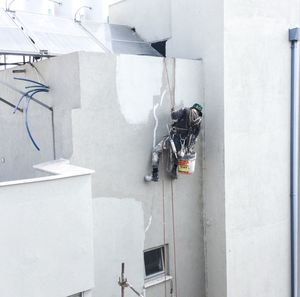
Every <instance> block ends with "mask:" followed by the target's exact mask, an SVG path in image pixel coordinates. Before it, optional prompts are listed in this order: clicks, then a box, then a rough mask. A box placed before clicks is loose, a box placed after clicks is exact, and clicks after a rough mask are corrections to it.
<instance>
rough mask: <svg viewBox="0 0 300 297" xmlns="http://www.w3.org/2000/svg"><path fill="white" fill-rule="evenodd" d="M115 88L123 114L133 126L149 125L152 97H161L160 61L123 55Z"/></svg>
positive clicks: (161, 69) (119, 59)
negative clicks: (147, 123)
mask: <svg viewBox="0 0 300 297" xmlns="http://www.w3.org/2000/svg"><path fill="white" fill-rule="evenodd" d="M116 72H117V73H116V85H117V93H118V99H119V103H120V107H121V112H122V114H123V115H124V117H125V119H126V120H127V121H128V123H130V124H142V123H146V122H147V119H148V116H149V112H150V111H151V110H152V109H153V96H158V95H159V94H160V89H161V85H162V75H163V61H162V59H161V58H154V57H139V56H126V55H120V56H118V57H117V71H116Z"/></svg>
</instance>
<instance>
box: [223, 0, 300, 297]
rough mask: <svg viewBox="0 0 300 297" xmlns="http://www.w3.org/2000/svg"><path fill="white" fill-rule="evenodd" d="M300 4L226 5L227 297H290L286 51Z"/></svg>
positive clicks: (287, 78)
mask: <svg viewBox="0 0 300 297" xmlns="http://www.w3.org/2000/svg"><path fill="white" fill-rule="evenodd" d="M299 4H300V3H299V1H297V0H291V1H285V2H282V1H273V2H272V5H270V2H269V1H254V2H252V3H246V2H239V1H234V0H230V1H227V6H226V9H225V32H226V34H225V51H224V53H225V75H224V78H225V131H226V141H225V160H226V231H227V232H226V236H227V270H228V272H227V273H228V296H234V297H253V296H257V297H258V296H259V297H260V296H264V297H266V296H267V297H277V296H278V297H279V296H281V297H283V296H284V297H288V296H290V210H289V207H290V206H289V205H290V202H289V201H290V199H289V166H290V160H289V155H290V150H289V149H290V134H289V129H290V43H289V41H288V29H289V28H291V27H293V26H295V25H297V24H299V11H300V10H299Z"/></svg>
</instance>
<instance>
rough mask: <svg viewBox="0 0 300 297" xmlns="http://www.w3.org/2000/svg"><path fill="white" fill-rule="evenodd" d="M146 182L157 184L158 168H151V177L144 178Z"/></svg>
mask: <svg viewBox="0 0 300 297" xmlns="http://www.w3.org/2000/svg"><path fill="white" fill-rule="evenodd" d="M144 179H145V181H146V182H151V181H154V182H158V168H157V167H153V169H152V174H151V175H146V176H145V177H144Z"/></svg>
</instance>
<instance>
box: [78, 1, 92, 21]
mask: <svg viewBox="0 0 300 297" xmlns="http://www.w3.org/2000/svg"><path fill="white" fill-rule="evenodd" d="M82 8H87V9H89V10H92V9H93V8H92V7H91V6H86V5H82V6H80V7H79V8H78V9H77V10H76V12H75V15H74V22H76V23H80V22H81V20H78V19H77V14H78V12H79V11H80V10H81V9H82Z"/></svg>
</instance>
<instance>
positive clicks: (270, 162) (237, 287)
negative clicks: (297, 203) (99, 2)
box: [111, 0, 299, 297]
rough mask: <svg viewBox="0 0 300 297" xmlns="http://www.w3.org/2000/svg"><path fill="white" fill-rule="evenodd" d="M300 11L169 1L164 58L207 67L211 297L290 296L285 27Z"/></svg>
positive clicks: (285, 5)
mask: <svg viewBox="0 0 300 297" xmlns="http://www.w3.org/2000/svg"><path fill="white" fill-rule="evenodd" d="M145 10H146V7H145V6H144V7H143V8H142V11H145ZM111 13H112V14H114V15H115V16H116V17H118V15H120V14H121V12H118V14H116V13H115V11H114V10H111ZM130 13H131V14H132V15H134V14H136V11H134V10H131V12H129V13H128V12H127V14H126V16H127V18H128V19H130V20H132V19H133V18H134V16H132V15H130ZM139 13H141V12H139ZM158 13H159V9H157V10H156V11H155V13H153V14H152V16H154V15H156V14H158ZM298 14H299V1H297V0H292V1H286V2H282V1H275V2H272V3H270V1H252V2H249V1H248V2H247V1H246V2H245V1H242V2H241V1H231V0H227V1H224V3H223V1H192V0H191V1H181V0H176V1H173V2H172V20H171V28H172V29H171V35H172V38H171V39H170V41H168V43H167V55H169V56H176V57H178V56H179V57H189V58H202V59H203V64H204V76H205V120H206V129H205V137H206V142H205V146H206V149H205V171H204V181H205V182H204V185H205V192H204V201H205V205H206V211H205V221H206V223H207V227H206V239H207V243H206V244H207V261H206V265H207V278H206V279H207V295H208V296H209V297H210V296H213V297H217V296H218V297H219V296H234V297H236V296H247V297H248V296H251V297H252V296H257V294H258V296H260V295H261V296H289V290H290V272H289V271H290V260H289V258H290V256H289V255H290V250H289V244H290V243H289V242H290V231H289V225H290V223H289V100H290V99H289V92H290V45H289V42H288V29H289V28H290V27H293V26H296V25H299V16H298ZM112 18H113V19H114V16H112ZM160 18H163V15H160ZM165 18H166V19H168V14H166V15H165ZM115 22H118V19H117V18H115ZM140 22H142V23H143V20H140ZM122 23H124V24H125V23H126V20H124V19H122ZM143 24H144V25H146V22H145V23H143ZM143 24H141V23H138V24H132V23H131V26H136V27H137V28H138V27H142V26H143ZM147 24H148V35H147V38H148V37H150V33H149V32H150V31H151V30H153V29H154V27H153V26H152V24H151V23H148V22H147ZM159 30H160V29H159V28H158V31H159ZM161 30H162V31H163V30H164V29H163V27H162V28H161ZM144 32H146V30H144ZM151 34H152V33H151ZM157 34H158V33H157ZM144 36H146V34H144ZM223 126H224V128H223ZM225 172H226V174H225ZM225 181H226V183H225ZM225 222H226V224H225ZM225 226H226V229H225ZM226 244H227V247H226ZM220 284H222V285H220ZM226 286H227V288H226ZM226 292H227V293H226Z"/></svg>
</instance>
